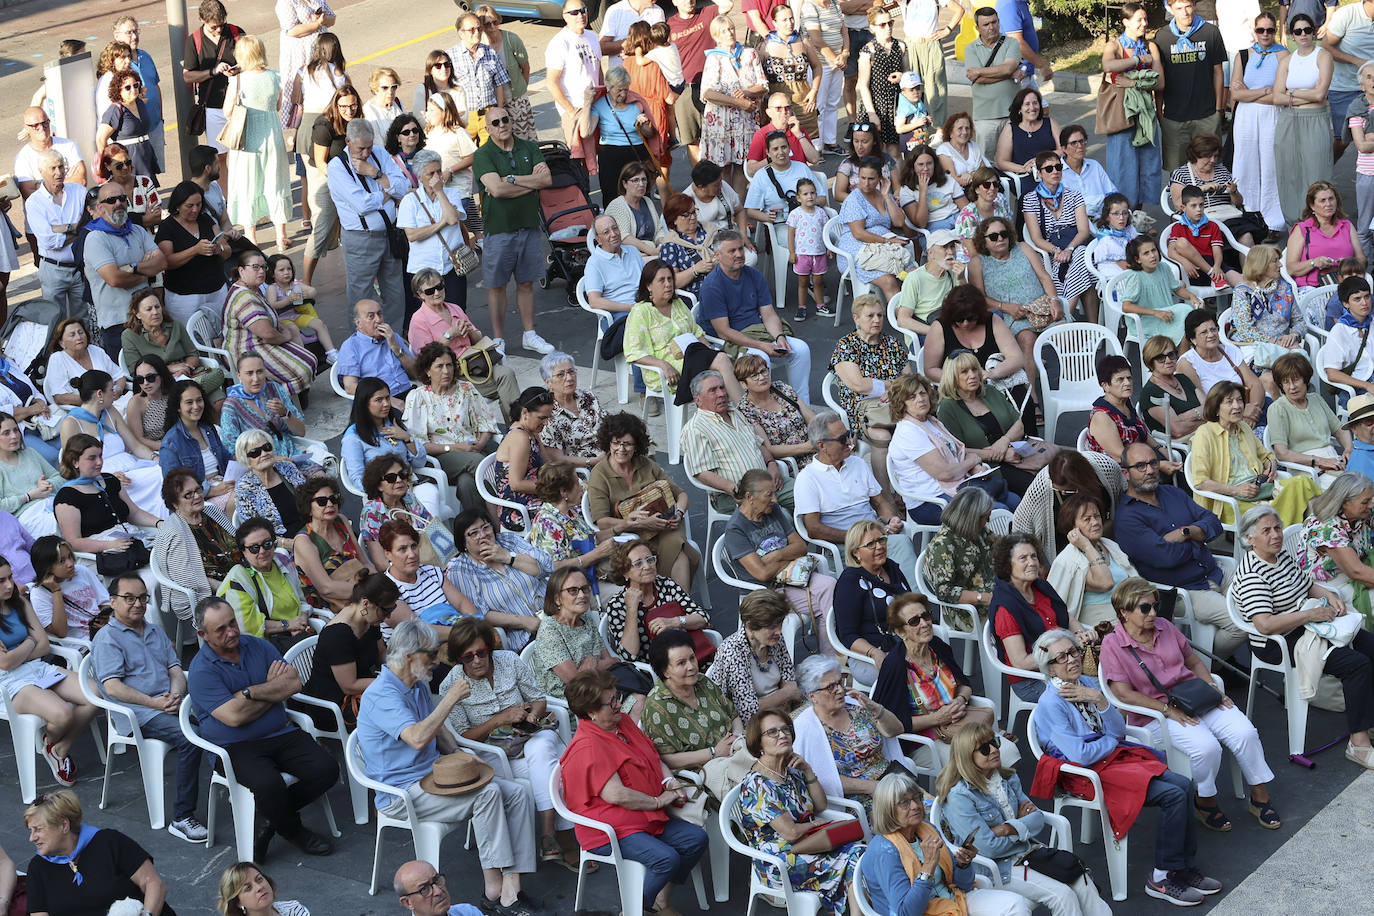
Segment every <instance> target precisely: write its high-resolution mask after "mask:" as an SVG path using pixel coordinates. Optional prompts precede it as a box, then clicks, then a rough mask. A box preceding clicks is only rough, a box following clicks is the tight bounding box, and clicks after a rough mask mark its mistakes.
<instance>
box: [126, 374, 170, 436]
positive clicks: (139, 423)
mask: <svg viewBox="0 0 1374 916" xmlns="http://www.w3.org/2000/svg"><path fill="white" fill-rule="evenodd" d="M132 381H133V383H134V396H133V397H131V398H129V403H128V406H126V407H125V408H124V422H125V424H126V425H127V426H128V428H129V433H130V434H131V435H132V436H133V437H134V439H135V440H136V441H137V442H138V444H139V445H142V446H143V447H144V448H146V449H147V450H148V451H150V452H152V453H153V454H154V455H156V454H158V449H159V448H160V447H161V443H162V438H163V437H164V436H166V435H167V430H168V428H170V427H171V425H172V424H173V423H175V422H176V417H175V416H170V415H169V414H170V413H171V405H170V401H169V400H168V399H169V396H170V395H171V393H172V386H173V385H174V384H176V383H175V382H174V381H173V380H172V373H171V372H169V371H168V369H167V364H166V363H165V362H163V361H162V359H161V358H160V357H157V356H145V357H143V358H142V359H140V360H139V361H138V362H137V363H135V364H134V373H133V379H132Z"/></svg>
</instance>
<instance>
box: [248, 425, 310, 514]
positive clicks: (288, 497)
mask: <svg viewBox="0 0 1374 916" xmlns="http://www.w3.org/2000/svg"><path fill="white" fill-rule="evenodd" d="M234 460H236V461H237V462H238V463H239V464H241V465H243V466H244V467H246V468H247V469H248V470H247V471H245V472H244V474H243V476H242V477H240V478H239V479H238V480H237V481H236V482H235V483H234V505H235V506H236V507H237V514H238V517H239V518H245V519H246V518H253V517H254V516H261V517H262V518H265V519H267V520H268V521H269V522H271V523H272V527H273V528H274V529H276V532H277V536H278V537H288V538H291V537H295V536H296V533H297V532H299V531H300V530H301V527H302V526H303V525H304V524H305V522H306V519H303V518H301V514H300V510H299V509H297V508H296V487H299V486H301V485H302V484H304V483H305V475H304V474H302V473H301V472H300V469H299V468H297V467H296V465H295V463H294V462H292V461H291V459H289V458H284V457H282V456H279V455H277V453H276V452H275V451H274V450H273V446H272V439H271V437H269V436H268V435H267V433H265V432H263V431H262V430H260V429H249V430H245V431H244V432H242V433H240V434H239V438H238V441H236V442H235V443H234Z"/></svg>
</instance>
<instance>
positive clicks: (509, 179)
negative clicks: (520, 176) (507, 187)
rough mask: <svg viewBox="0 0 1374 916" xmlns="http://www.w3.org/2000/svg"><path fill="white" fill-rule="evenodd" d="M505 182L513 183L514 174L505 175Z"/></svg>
mask: <svg viewBox="0 0 1374 916" xmlns="http://www.w3.org/2000/svg"><path fill="white" fill-rule="evenodd" d="M506 184H515V176H514V175H507V176H506Z"/></svg>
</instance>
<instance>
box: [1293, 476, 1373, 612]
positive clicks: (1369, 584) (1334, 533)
mask: <svg viewBox="0 0 1374 916" xmlns="http://www.w3.org/2000/svg"><path fill="white" fill-rule="evenodd" d="M1372 506H1374V481H1371V480H1370V479H1369V477H1368V476H1366V475H1364V474H1361V473H1359V472H1358V471H1346V472H1344V473H1342V474H1341V475H1340V476H1339V477H1337V478H1336V479H1335V480H1334V481H1333V482H1332V483H1331V485H1330V486H1329V487H1327V488H1326V489H1325V490H1324V491H1323V492H1322V493H1321V495H1319V496H1317V497H1316V498H1315V499H1313V500H1312V501H1311V503H1309V504H1308V513H1309V514H1308V517H1307V521H1305V522H1303V526H1302V541H1301V547H1300V549H1299V550H1298V551H1297V561H1298V566H1300V567H1301V568H1302V569H1303V570H1305V571H1306V572H1308V573H1309V574H1310V575H1311V576H1312V578H1313V579H1314V580H1315V581H1317V582H1319V583H1321V584H1322V585H1323V586H1325V587H1326V588H1328V589H1330V590H1331V591H1333V592H1335V593H1336V594H1338V595H1340V596H1341V598H1342V599H1344V600H1345V602H1346V603H1347V604H1354V605H1356V606H1361V605H1362V606H1363V607H1364V608H1365V609H1366V610H1364V614H1365V616H1366V617H1368V616H1369V612H1368V610H1367V608H1368V600H1369V599H1368V597H1367V595H1368V592H1369V590H1370V589H1374V569H1371V568H1370V566H1369V561H1370V552H1371V540H1374V523H1371V520H1370V512H1371V507H1372Z"/></svg>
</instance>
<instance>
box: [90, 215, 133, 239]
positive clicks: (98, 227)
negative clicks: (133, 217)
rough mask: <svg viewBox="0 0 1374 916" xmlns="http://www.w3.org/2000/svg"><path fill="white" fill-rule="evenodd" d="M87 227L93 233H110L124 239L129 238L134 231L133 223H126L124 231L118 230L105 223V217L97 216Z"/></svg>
mask: <svg viewBox="0 0 1374 916" xmlns="http://www.w3.org/2000/svg"><path fill="white" fill-rule="evenodd" d="M86 225H87V226H88V227H89V228H90V230H91V231H92V232H108V233H109V234H110V235H117V236H119V237H120V238H122V239H123V238H128V237H129V233H130V232H133V231H134V224H133V223H132V222H127V223H125V224H124V228H123V229H117V228H115V227H114V226H111V225H110V224H109V223H107V222H105V217H103V216H97V217H96V218H95V219H93V220H91V221H90V222H89V223H87V224H86Z"/></svg>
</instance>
